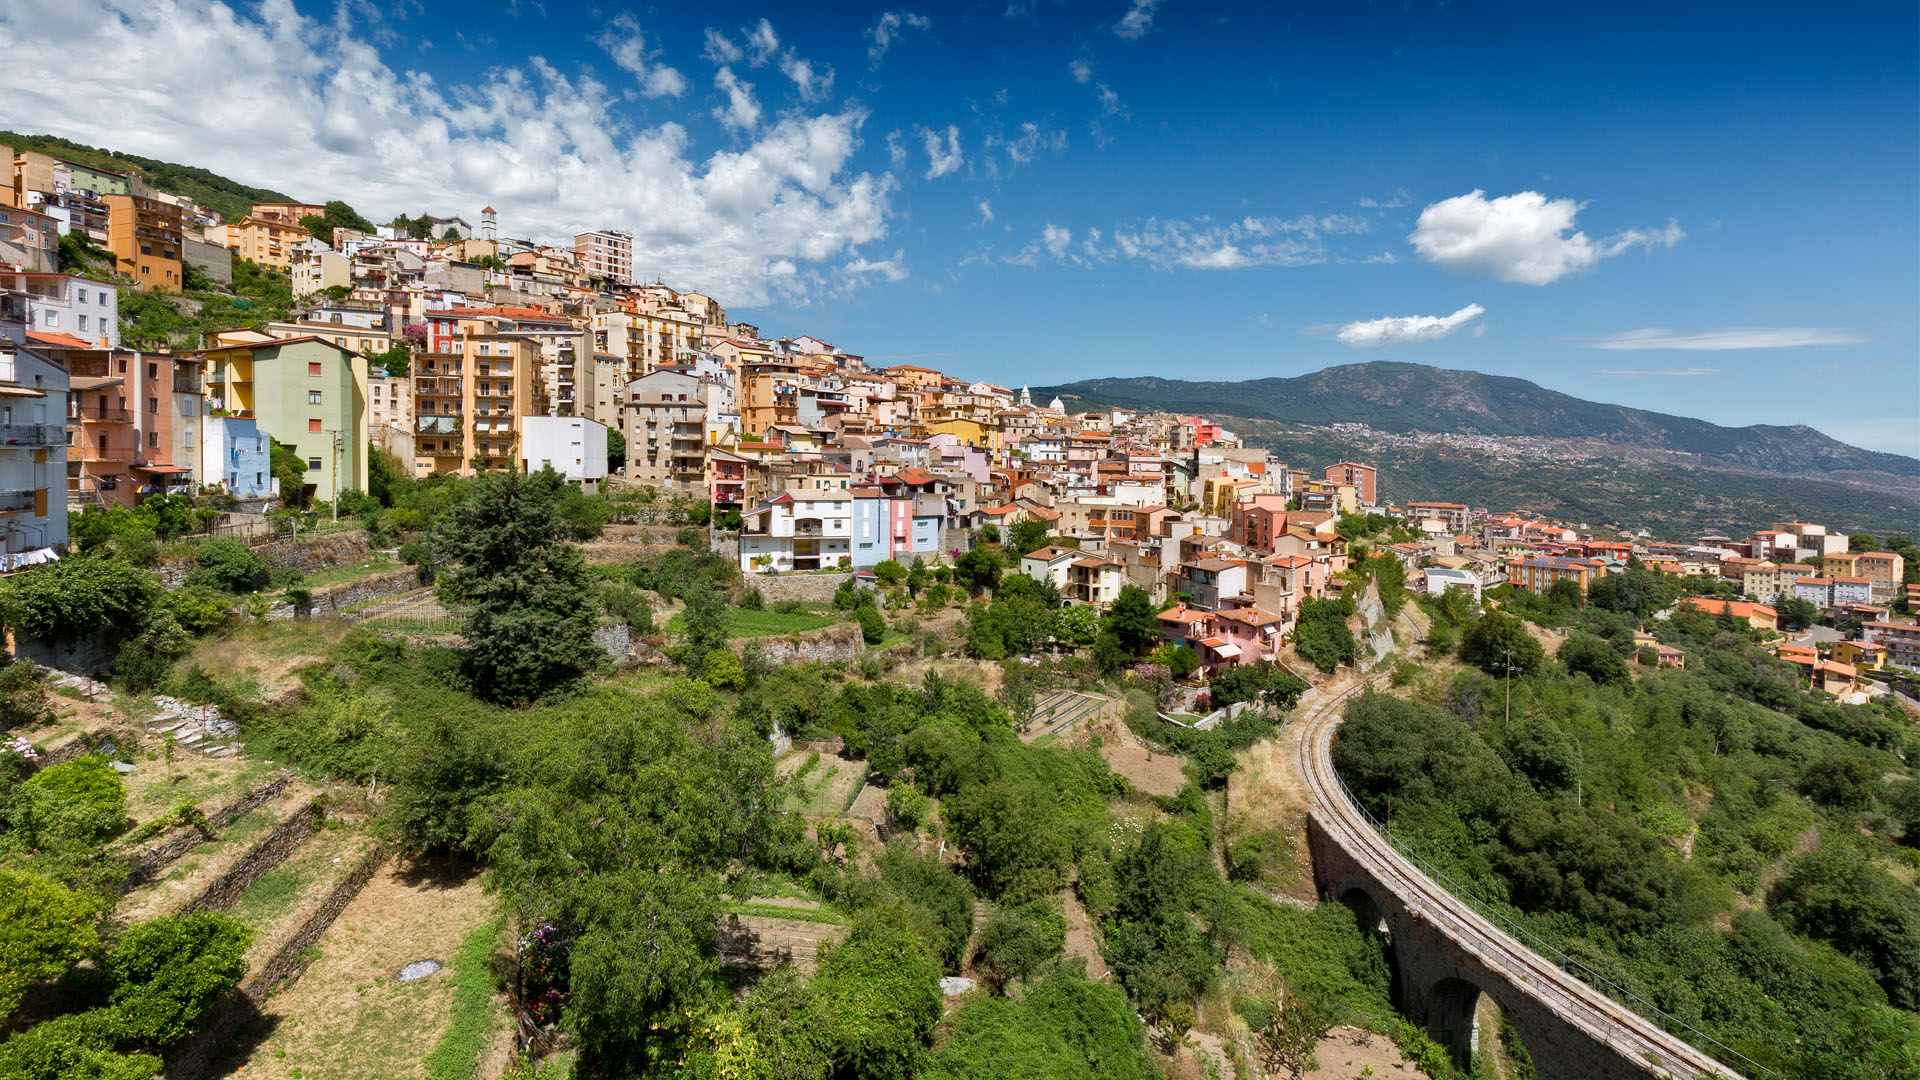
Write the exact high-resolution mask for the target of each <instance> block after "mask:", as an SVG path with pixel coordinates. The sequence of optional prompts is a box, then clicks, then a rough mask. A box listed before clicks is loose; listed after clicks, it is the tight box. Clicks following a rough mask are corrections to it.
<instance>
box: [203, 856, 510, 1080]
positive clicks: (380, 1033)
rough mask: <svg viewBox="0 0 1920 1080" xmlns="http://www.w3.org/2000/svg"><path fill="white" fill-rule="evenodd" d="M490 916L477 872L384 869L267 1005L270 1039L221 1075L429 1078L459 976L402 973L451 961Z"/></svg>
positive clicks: (311, 1079)
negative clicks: (412, 978) (407, 977)
mask: <svg viewBox="0 0 1920 1080" xmlns="http://www.w3.org/2000/svg"><path fill="white" fill-rule="evenodd" d="M492 911H493V902H492V899H491V898H490V897H488V896H486V895H485V894H483V893H482V892H481V889H480V879H479V878H478V877H477V876H471V877H458V876H442V875H439V874H436V873H428V872H418V871H416V870H415V869H414V868H410V867H407V866H401V865H394V864H389V865H388V866H386V867H384V868H383V869H382V870H381V871H380V872H379V873H378V874H376V875H375V876H374V878H373V880H372V881H369V882H368V883H367V887H366V888H365V889H364V890H362V891H361V893H360V895H359V896H357V897H355V898H354V901H353V902H352V903H351V904H348V905H347V908H346V910H344V911H342V912H341V913H340V917H339V919H338V920H337V921H336V922H335V923H334V924H333V926H332V927H331V928H330V929H329V930H328V931H327V933H326V936H324V937H322V938H321V939H320V943H319V945H318V951H319V954H320V955H319V958H318V959H316V960H315V961H314V962H313V964H312V966H311V967H309V968H307V970H306V973H305V974H304V975H302V976H301V977H300V981H299V982H297V983H295V984H293V986H292V987H290V988H288V989H287V990H284V991H282V992H281V993H279V994H277V995H275V996H274V997H272V998H269V999H268V1001H267V1004H266V1007H265V1009H264V1017H265V1022H266V1024H267V1025H268V1030H267V1031H266V1032H265V1034H264V1037H260V1036H258V1035H256V1036H255V1037H256V1038H258V1039H259V1040H260V1041H259V1042H258V1043H257V1045H255V1046H254V1047H253V1049H252V1053H251V1054H250V1055H249V1056H247V1057H246V1058H245V1059H244V1060H241V1061H238V1062H235V1066H234V1068H232V1069H231V1070H229V1071H228V1072H226V1073H224V1074H223V1075H227V1076H233V1077H244V1078H246V1080H252V1078H253V1077H256V1076H265V1077H276V1078H277V1077H287V1078H292V1077H302V1078H304V1080H377V1078H385V1077H424V1076H425V1075H426V1068H425V1064H424V1062H425V1059H426V1057H427V1055H428V1054H430V1053H432V1051H433V1048H434V1046H435V1045H436V1044H437V1043H438V1041H439V1038H440V1034H441V1032H442V1031H443V1030H444V1029H445V1028H446V1026H447V1021H448V1019H449V1018H450V1016H451V1013H452V999H453V971H452V969H451V968H450V967H446V968H443V969H442V970H441V971H439V972H438V973H436V974H434V975H431V976H428V977H427V978H424V979H420V980H418V981H416V982H410V983H401V982H399V981H397V980H396V979H395V978H394V976H395V975H396V973H398V972H399V970H400V969H401V968H402V967H403V966H405V965H407V964H409V963H412V962H413V961H415V960H429V959H430V960H438V961H440V962H441V963H442V964H449V963H450V962H451V961H452V960H453V958H454V954H455V953H456V952H458V951H459V949H460V944H461V941H462V940H463V939H464V938H465V937H466V936H467V934H468V933H470V932H471V931H472V930H473V929H474V928H475V927H477V926H480V925H481V924H483V923H485V922H486V921H487V919H488V918H489V916H490V915H491V914H492ZM498 1015H499V1017H500V1018H501V1019H502V1020H504V1016H505V1006H504V1004H500V1005H499V1008H498Z"/></svg>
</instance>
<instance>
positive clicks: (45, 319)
mask: <svg viewBox="0 0 1920 1080" xmlns="http://www.w3.org/2000/svg"><path fill="white" fill-rule="evenodd" d="M40 314H41V319H40V324H41V325H42V326H59V325H60V313H59V312H57V311H43V312H41V313H40Z"/></svg>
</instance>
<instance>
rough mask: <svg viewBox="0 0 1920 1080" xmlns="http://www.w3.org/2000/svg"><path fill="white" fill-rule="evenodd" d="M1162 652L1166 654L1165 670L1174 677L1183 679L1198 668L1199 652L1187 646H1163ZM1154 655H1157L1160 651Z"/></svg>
mask: <svg viewBox="0 0 1920 1080" xmlns="http://www.w3.org/2000/svg"><path fill="white" fill-rule="evenodd" d="M1162 652H1164V653H1165V655H1166V661H1165V663H1166V665H1167V671H1168V672H1170V673H1171V674H1172V675H1173V677H1174V678H1176V679H1184V678H1186V677H1187V676H1189V675H1191V674H1193V673H1194V672H1196V671H1199V670H1200V654H1199V653H1196V652H1194V651H1193V649H1192V648H1191V647H1189V646H1186V645H1174V646H1170V647H1165V648H1163V649H1162ZM1155 655H1156V656H1158V655H1160V653H1155Z"/></svg>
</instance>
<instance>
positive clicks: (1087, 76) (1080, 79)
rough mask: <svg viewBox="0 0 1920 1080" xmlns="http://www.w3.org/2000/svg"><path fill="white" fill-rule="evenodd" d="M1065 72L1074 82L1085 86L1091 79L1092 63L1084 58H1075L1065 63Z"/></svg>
mask: <svg viewBox="0 0 1920 1080" xmlns="http://www.w3.org/2000/svg"><path fill="white" fill-rule="evenodd" d="M1067 74H1069V75H1072V76H1073V81H1074V82H1077V83H1079V84H1080V85H1081V86H1085V85H1087V84H1088V83H1090V82H1092V81H1093V65H1092V64H1089V63H1087V62H1086V60H1084V59H1079V58H1075V59H1074V60H1072V61H1071V62H1069V63H1068V64H1067Z"/></svg>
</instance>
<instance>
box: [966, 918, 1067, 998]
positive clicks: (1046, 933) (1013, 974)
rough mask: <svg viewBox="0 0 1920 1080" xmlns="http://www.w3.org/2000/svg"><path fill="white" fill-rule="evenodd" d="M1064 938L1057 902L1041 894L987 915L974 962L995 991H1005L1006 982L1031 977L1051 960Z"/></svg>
mask: <svg viewBox="0 0 1920 1080" xmlns="http://www.w3.org/2000/svg"><path fill="white" fill-rule="evenodd" d="M1066 941H1067V920H1066V916H1065V915H1063V914H1062V913H1061V911H1060V903H1059V901H1057V900H1055V899H1053V898H1052V897H1050V896H1043V897H1039V898H1037V899H1034V900H1029V901H1027V902H1026V903H1024V904H1022V905H1020V906H1019V907H1016V908H1001V909H999V910H998V911H995V912H994V913H993V914H992V915H990V916H988V918H987V925H986V926H985V927H984V928H983V929H982V930H981V931H980V946H979V948H978V949H977V950H976V951H975V952H974V963H975V964H976V965H977V966H978V967H979V968H980V969H981V970H982V971H983V972H985V974H986V976H987V981H988V982H989V983H991V984H992V985H993V987H994V989H995V990H1004V989H1005V988H1006V986H1007V984H1008V983H1011V982H1013V981H1015V980H1019V979H1028V978H1031V977H1032V976H1033V975H1034V974H1036V973H1037V972H1039V971H1040V970H1042V969H1043V968H1045V967H1046V966H1047V965H1048V964H1050V963H1052V962H1053V961H1054V960H1055V959H1056V958H1057V957H1058V956H1059V955H1060V952H1061V950H1062V949H1063V948H1064V947H1065V946H1066Z"/></svg>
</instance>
